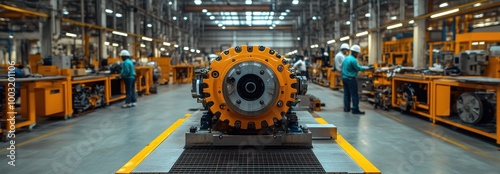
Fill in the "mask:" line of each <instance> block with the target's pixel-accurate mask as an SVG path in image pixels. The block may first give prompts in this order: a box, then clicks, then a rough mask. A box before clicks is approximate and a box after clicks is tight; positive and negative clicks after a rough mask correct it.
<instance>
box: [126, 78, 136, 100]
mask: <svg viewBox="0 0 500 174" xmlns="http://www.w3.org/2000/svg"><path fill="white" fill-rule="evenodd" d="M124 80H125V91H126V98H125V104H131V103H135V102H137V98H136V94H135V78H127V79H124Z"/></svg>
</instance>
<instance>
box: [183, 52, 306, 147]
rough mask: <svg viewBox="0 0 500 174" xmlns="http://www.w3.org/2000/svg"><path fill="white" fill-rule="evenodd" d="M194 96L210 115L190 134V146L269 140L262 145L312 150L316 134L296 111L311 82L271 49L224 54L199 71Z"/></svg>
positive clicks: (206, 113) (187, 143)
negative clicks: (301, 124)
mask: <svg viewBox="0 0 500 174" xmlns="http://www.w3.org/2000/svg"><path fill="white" fill-rule="evenodd" d="M192 85H193V86H192V91H191V92H192V96H193V98H197V99H198V102H199V103H202V104H203V106H204V107H205V108H206V109H207V110H208V111H207V112H204V113H203V116H202V117H201V120H200V127H199V128H198V127H191V129H190V131H189V132H188V133H186V147H190V146H207V145H208V146H238V145H241V144H240V142H241V141H240V140H243V139H245V140H247V139H248V138H252V137H253V138H265V139H266V140H269V141H265V142H262V141H260V142H256V144H248V145H252V146H255V145H262V146H287V145H293V146H311V143H312V134H311V132H310V131H309V130H308V129H307V128H306V127H302V126H300V125H299V123H298V119H297V115H296V114H295V113H294V112H293V111H292V106H293V105H295V104H296V103H297V102H298V99H297V95H304V94H305V93H306V92H307V80H306V77H304V76H298V75H297V74H296V73H295V72H294V71H293V70H291V69H290V63H289V61H288V60H286V59H285V58H284V57H282V56H281V55H279V54H277V53H276V52H275V51H274V50H271V49H270V48H269V47H263V46H246V45H243V46H241V47H240V46H238V47H233V48H230V49H228V50H226V51H224V52H222V53H221V54H220V55H219V56H218V57H217V58H215V59H214V60H212V62H211V65H210V67H209V68H205V69H198V70H196V78H195V79H193V81H192Z"/></svg>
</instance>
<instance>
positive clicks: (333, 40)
mask: <svg viewBox="0 0 500 174" xmlns="http://www.w3.org/2000/svg"><path fill="white" fill-rule="evenodd" d="M332 43H335V39H332V40H329V41H327V42H326V44H332Z"/></svg>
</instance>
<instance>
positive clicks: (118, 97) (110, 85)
mask: <svg viewBox="0 0 500 174" xmlns="http://www.w3.org/2000/svg"><path fill="white" fill-rule="evenodd" d="M118 76H120V74H109V75H108V81H106V92H108V94H109V95H108V97H109V100H107V102H108V104H109V103H112V102H116V101H119V100H123V99H125V98H126V95H125V92H126V91H125V82H124V81H123V80H121V79H117V77H118ZM116 81H119V85H120V94H113V82H116Z"/></svg>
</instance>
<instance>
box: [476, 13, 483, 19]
mask: <svg viewBox="0 0 500 174" xmlns="http://www.w3.org/2000/svg"><path fill="white" fill-rule="evenodd" d="M483 16H484V15H483V14H482V13H481V14H477V15H474V18H482V17H483Z"/></svg>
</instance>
